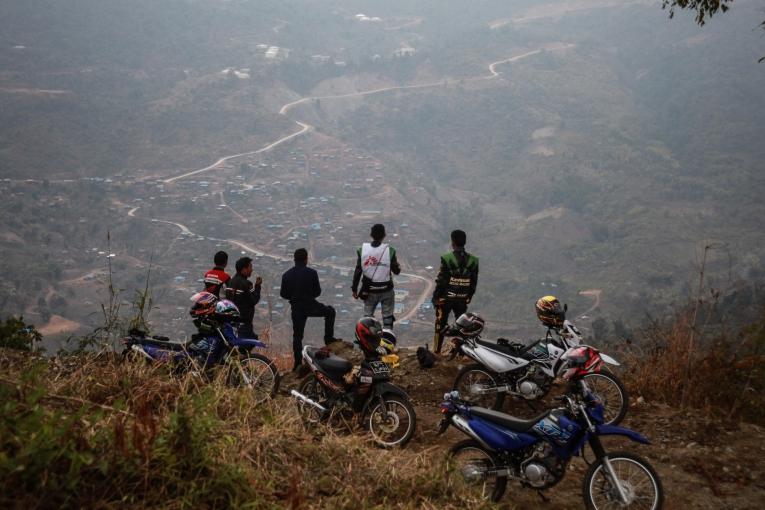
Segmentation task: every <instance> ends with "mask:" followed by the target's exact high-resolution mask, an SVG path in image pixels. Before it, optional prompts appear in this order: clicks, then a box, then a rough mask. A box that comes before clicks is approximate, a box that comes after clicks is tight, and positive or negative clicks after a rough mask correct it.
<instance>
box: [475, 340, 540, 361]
mask: <svg viewBox="0 0 765 510" xmlns="http://www.w3.org/2000/svg"><path fill="white" fill-rule="evenodd" d="M476 343H478V344H479V345H482V346H484V347H486V348H488V349H493V350H495V351H499V352H501V353H503V354H507V355H508V356H514V357H522V356H523V354H525V353H526V351H528V350H529V348H530V347H531V346H530V345H521V344H510V343H504V344H501V343H495V342H489V341H487V340H481V339H476ZM532 345H533V344H532Z"/></svg>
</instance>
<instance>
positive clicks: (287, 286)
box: [279, 248, 340, 371]
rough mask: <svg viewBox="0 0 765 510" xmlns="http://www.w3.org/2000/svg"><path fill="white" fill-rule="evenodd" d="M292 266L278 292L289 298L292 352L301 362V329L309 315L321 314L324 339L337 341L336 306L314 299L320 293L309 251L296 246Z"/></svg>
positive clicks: (317, 278) (296, 359) (298, 361)
mask: <svg viewBox="0 0 765 510" xmlns="http://www.w3.org/2000/svg"><path fill="white" fill-rule="evenodd" d="M294 259H295V267H293V268H292V269H289V270H287V271H286V272H285V273H284V274H283V275H282V287H281V291H280V292H279V295H281V297H282V298H284V299H286V300H288V301H289V302H290V305H291V307H292V353H293V355H294V357H295V365H294V366H293V368H292V370H293V371H294V370H297V369H298V368H300V365H301V363H302V351H303V333H304V332H305V323H306V321H307V320H308V317H324V343H325V344H329V343H331V342H336V341H339V340H340V339H339V338H335V309H334V308H332V307H331V306H327V305H324V304H322V303H319V302H318V301H316V298H317V297H319V296H320V295H321V285H319V274H318V273H317V272H316V270H315V269H311V268H310V267H308V251H307V250H306V249H305V248H298V249H297V250H295V255H294Z"/></svg>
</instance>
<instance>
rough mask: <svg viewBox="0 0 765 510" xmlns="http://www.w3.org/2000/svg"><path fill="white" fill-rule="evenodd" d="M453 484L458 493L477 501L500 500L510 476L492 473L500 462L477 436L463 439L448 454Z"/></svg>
mask: <svg viewBox="0 0 765 510" xmlns="http://www.w3.org/2000/svg"><path fill="white" fill-rule="evenodd" d="M447 463H448V465H447V468H448V469H447V472H448V475H447V476H448V477H449V486H450V487H451V488H452V489H453V490H454V493H455V494H460V495H465V496H468V497H469V498H471V499H474V500H475V501H476V502H480V501H486V500H489V501H499V500H500V499H501V498H502V495H503V494H504V493H505V487H506V486H507V477H504V476H500V477H498V476H496V475H494V474H492V473H491V471H492V470H496V469H497V467H498V462H497V461H496V460H495V458H494V456H493V455H492V453H491V452H488V451H486V450H485V449H483V447H481V445H479V444H478V442H476V441H473V440H467V441H461V442H459V443H457V444H456V445H454V446H453V447H452V448H451V450H449V456H448V457H447Z"/></svg>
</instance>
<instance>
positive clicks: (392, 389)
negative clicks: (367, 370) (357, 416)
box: [362, 382, 409, 414]
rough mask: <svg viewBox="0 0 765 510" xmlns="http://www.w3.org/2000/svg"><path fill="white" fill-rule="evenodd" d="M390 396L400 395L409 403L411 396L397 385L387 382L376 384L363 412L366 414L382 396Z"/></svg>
mask: <svg viewBox="0 0 765 510" xmlns="http://www.w3.org/2000/svg"><path fill="white" fill-rule="evenodd" d="M388 394H393V395H398V396H399V397H401V398H405V399H406V400H407V401H409V395H407V394H406V392H405V391H404V390H402V389H401V388H399V387H398V386H396V385H395V384H391V383H386V382H384V383H379V384H375V385H374V386H373V387H372V391H371V392H370V393H369V398H368V399H367V401H366V402H364V408H363V411H362V412H363V413H364V414H366V413H367V411H369V406H370V405H372V402H374V401H375V400H377V398H378V397H379V396H380V395H388Z"/></svg>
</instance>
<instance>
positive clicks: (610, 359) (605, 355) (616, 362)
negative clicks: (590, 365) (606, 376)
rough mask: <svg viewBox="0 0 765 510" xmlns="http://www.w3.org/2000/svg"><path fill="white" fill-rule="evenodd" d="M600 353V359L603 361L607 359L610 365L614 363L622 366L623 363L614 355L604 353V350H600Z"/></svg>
mask: <svg viewBox="0 0 765 510" xmlns="http://www.w3.org/2000/svg"><path fill="white" fill-rule="evenodd" d="M598 354H599V355H600V359H602V360H603V361H605V362H606V363H608V364H609V365H614V366H616V367H618V366H620V365H621V363H619V362H618V361H616V360H615V359H614V358H612V357H611V356H609V355H608V354H603V353H602V352H599V353H598Z"/></svg>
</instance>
